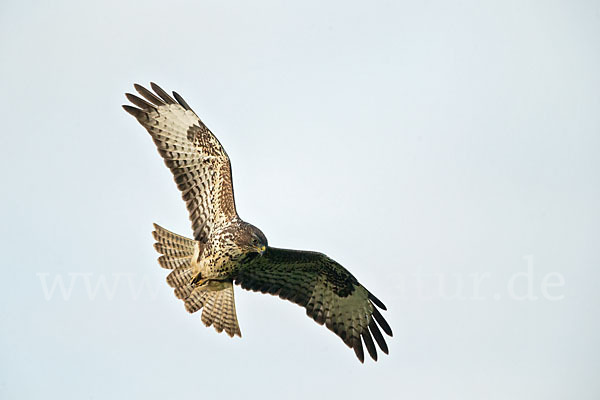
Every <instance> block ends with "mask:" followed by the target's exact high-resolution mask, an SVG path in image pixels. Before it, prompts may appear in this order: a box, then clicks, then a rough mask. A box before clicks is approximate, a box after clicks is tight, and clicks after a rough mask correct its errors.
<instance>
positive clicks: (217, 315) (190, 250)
mask: <svg viewBox="0 0 600 400" xmlns="http://www.w3.org/2000/svg"><path fill="white" fill-rule="evenodd" d="M152 235H153V236H154V239H155V240H156V243H154V248H155V249H156V251H158V252H159V253H160V254H161V256H160V257H159V258H158V262H159V264H160V266H161V267H163V268H166V269H171V270H173V271H172V272H171V273H170V274H169V275H168V276H167V283H168V284H169V286H171V287H173V288H174V289H175V296H177V298H179V299H182V300H183V301H184V303H185V309H186V310H187V311H188V312H190V313H194V312H196V311H198V310H200V309H201V308H203V310H202V322H203V323H204V325H206V326H211V325H213V326H214V327H215V330H216V331H217V332H223V331H225V332H226V333H227V334H228V335H229V336H231V337H233V336H234V335H238V336H240V337H241V336H242V333H241V331H240V327H239V325H238V321H237V316H236V312H235V299H234V297H233V283H232V281H231V280H229V281H211V282H208V284H205V285H202V286H195V285H193V284H190V281H191V280H192V278H193V277H194V273H193V269H192V259H193V258H194V257H198V255H199V254H200V251H201V250H202V247H201V246H202V243H200V242H199V241H197V240H192V239H188V238H186V237H184V236H180V235H177V234H176V233H173V232H170V231H168V230H166V229H164V228H163V227H161V226H159V225H157V224H154V232H152Z"/></svg>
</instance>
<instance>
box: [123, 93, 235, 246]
mask: <svg viewBox="0 0 600 400" xmlns="http://www.w3.org/2000/svg"><path fill="white" fill-rule="evenodd" d="M150 85H151V87H152V90H154V92H155V93H152V92H151V91H149V90H147V89H145V88H144V87H142V86H140V85H137V84H136V85H134V87H135V89H136V90H137V92H138V93H139V94H140V95H141V96H142V97H143V99H142V98H140V97H138V96H135V95H133V94H131V93H127V94H126V96H127V99H129V101H131V102H132V103H133V104H134V105H136V106H137V108H136V107H132V106H129V105H124V106H123V108H124V109H125V111H127V112H128V113H130V114H131V115H133V116H134V117H135V118H137V120H138V122H139V123H140V124H142V126H144V128H146V130H147V131H148V132H149V133H150V135H151V136H152V139H153V140H154V143H155V144H156V147H157V149H158V152H159V153H160V155H161V156H162V158H163V159H164V161H165V164H166V165H167V167H169V169H170V170H171V172H172V173H173V176H174V178H175V183H177V187H178V188H179V190H181V192H182V197H183V200H185V203H186V206H187V209H188V211H189V213H190V220H191V221H192V229H193V230H194V238H195V239H196V240H199V241H201V242H204V241H206V238H207V237H208V235H209V233H210V231H211V229H212V227H213V226H215V225H216V224H219V223H220V222H221V221H223V220H230V219H231V218H233V217H235V216H237V213H236V210H235V201H234V197H233V185H232V180H231V164H230V162H229V157H228V156H227V153H226V152H225V149H223V146H221V143H219V141H218V140H217V138H216V137H215V136H214V135H213V134H212V132H211V131H210V130H209V129H208V128H207V127H206V126H205V125H204V124H203V123H202V121H201V120H200V118H198V116H197V115H196V113H194V111H192V109H191V108H190V106H188V104H187V103H186V102H185V100H183V98H182V97H181V96H180V95H178V94H177V93H175V92H173V97H171V96H170V95H169V94H168V93H166V92H165V91H164V90H162V89H161V88H160V87H159V86H158V85H156V84H154V83H151V84H150Z"/></svg>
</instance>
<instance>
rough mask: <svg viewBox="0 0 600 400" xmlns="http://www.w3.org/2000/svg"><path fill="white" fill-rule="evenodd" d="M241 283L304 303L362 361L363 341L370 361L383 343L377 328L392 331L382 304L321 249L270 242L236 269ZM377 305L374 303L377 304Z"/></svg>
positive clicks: (318, 320)
mask: <svg viewBox="0 0 600 400" xmlns="http://www.w3.org/2000/svg"><path fill="white" fill-rule="evenodd" d="M234 281H235V283H236V284H239V285H241V287H242V288H244V289H248V290H253V291H260V292H262V293H270V294H273V295H278V296H279V297H281V298H282V299H286V300H290V301H292V302H294V303H296V304H299V305H300V306H302V307H304V308H306V314H307V315H308V316H309V317H311V318H313V319H314V320H315V321H316V322H317V323H319V324H320V325H323V324H325V325H326V326H327V328H329V329H330V330H331V331H333V332H334V333H335V334H336V335H338V336H339V337H340V338H341V339H342V340H343V341H344V343H346V344H347V345H348V346H349V347H351V348H353V349H354V352H355V353H356V356H357V357H358V359H359V360H360V361H361V362H363V361H364V353H363V346H362V342H361V337H362V341H363V342H364V344H365V347H366V348H367V351H368V352H369V354H370V355H371V357H372V358H373V359H374V360H377V350H376V348H375V345H374V343H373V338H374V339H375V341H376V342H377V344H378V345H379V347H380V348H381V350H382V351H383V352H384V353H386V354H387V353H388V348H387V344H386V343H385V340H384V338H383V335H382V334H381V331H380V330H379V327H381V329H383V331H384V332H385V333H387V334H388V335H389V336H392V330H391V328H390V326H389V325H388V323H387V322H386V320H385V319H384V318H383V316H382V315H381V313H380V312H379V310H377V307H379V308H381V309H383V310H385V309H386V308H385V306H384V305H383V303H382V302H381V301H379V300H378V299H377V298H376V297H375V296H373V295H372V294H371V293H369V291H368V290H367V289H365V287H364V286H362V285H361V284H360V283H358V281H357V280H356V278H354V276H352V274H351V273H350V272H348V270H346V269H345V268H344V267H342V266H341V265H339V264H338V263H337V262H335V261H333V260H332V259H330V258H329V257H327V256H326V255H324V254H321V253H315V252H309V251H298V250H286V249H278V248H274V247H269V248H268V249H267V251H266V252H265V253H264V254H263V255H262V256H259V255H256V256H252V257H250V258H249V259H248V260H246V261H244V262H242V263H241V264H240V266H239V267H238V268H237V270H236V271H235V272H234ZM375 306H377V307H375Z"/></svg>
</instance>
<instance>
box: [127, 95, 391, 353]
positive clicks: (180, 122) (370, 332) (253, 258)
mask: <svg viewBox="0 0 600 400" xmlns="http://www.w3.org/2000/svg"><path fill="white" fill-rule="evenodd" d="M151 86H152V89H153V90H154V92H155V93H156V94H155V93H152V92H150V91H149V90H147V89H145V88H143V87H141V86H139V85H135V88H136V90H137V91H138V92H139V94H141V95H142V97H143V98H144V99H142V98H140V97H137V96H135V95H132V94H127V98H128V99H129V100H130V101H131V102H132V103H133V104H134V105H136V106H137V107H139V108H136V107H131V106H123V107H124V108H125V110H126V111H127V112H129V113H130V114H132V115H133V116H134V117H136V118H137V120H138V121H139V122H140V123H141V124H142V125H143V126H144V127H145V128H146V129H147V130H148V132H149V133H150V135H151V136H152V138H153V140H154V143H155V144H156V146H157V149H158V151H159V153H160V155H161V156H162V157H163V159H164V161H165V164H166V165H167V167H169V169H170V170H171V172H172V173H173V175H174V178H175V182H176V184H177V187H178V188H179V189H180V190H181V192H182V197H183V199H184V201H185V202H186V206H187V209H188V211H189V213H190V220H191V221H192V229H193V231H194V239H188V238H185V237H183V236H180V235H177V234H175V233H172V232H169V231H167V230H166V229H164V228H162V227H160V226H158V225H156V224H155V230H154V232H153V235H154V238H155V239H156V243H155V245H154V246H155V248H156V250H157V251H158V252H159V253H160V254H161V256H160V257H159V264H160V265H161V266H162V267H163V268H167V269H171V270H172V272H171V273H170V274H169V275H168V276H167V283H168V284H169V285H170V286H172V287H173V288H174V289H175V295H176V296H177V297H178V298H180V299H182V300H183V301H184V303H185V307H186V309H187V310H188V311H189V312H191V313H193V312H196V311H198V310H200V309H203V311H202V322H204V324H205V325H207V326H210V325H213V326H214V327H215V329H216V330H217V331H218V332H221V331H223V330H224V331H226V332H227V333H228V334H229V335H230V336H234V335H238V336H241V331H240V329H239V325H238V321H237V316H236V311H235V301H234V296H233V283H236V284H239V285H241V287H242V288H244V289H249V290H254V291H260V292H263V293H270V294H274V295H278V296H279V297H281V298H283V299H287V300H290V301H292V302H294V303H296V304H298V305H300V306H302V307H304V308H306V313H307V314H308V315H309V316H310V317H312V318H313V319H314V320H315V321H316V322H317V323H319V324H325V325H326V326H327V328H329V329H330V330H332V331H333V332H334V333H336V334H337V335H338V336H339V337H340V338H341V339H342V340H343V341H344V342H345V343H346V344H347V345H348V346H349V347H351V348H353V349H354V351H355V353H356V355H357V357H358V358H359V359H360V361H361V362H362V361H363V359H364V354H363V347H362V343H363V342H364V344H365V346H366V348H367V350H368V352H369V354H370V355H371V357H372V358H373V359H375V360H377V352H376V349H375V345H374V342H373V339H375V342H377V344H378V345H379V347H380V348H381V350H382V351H384V352H385V353H387V352H388V349H387V344H386V343H385V340H384V339H383V335H382V334H381V332H380V330H379V327H381V328H382V329H383V331H384V332H385V333H387V334H388V335H390V336H391V335H392V331H391V329H390V327H389V325H388V324H387V322H386V321H385V319H384V318H383V316H382V315H381V314H380V312H379V311H378V310H377V307H379V308H381V309H384V310H385V306H384V305H383V303H382V302H381V301H379V300H378V299H377V298H376V297H375V296H373V295H372V294H371V293H370V292H369V291H368V290H366V289H365V288H364V287H363V286H362V285H360V283H359V282H358V280H357V279H356V278H355V277H354V276H353V275H352V274H351V273H350V272H348V270H346V269H345V268H344V267H342V266H341V265H340V264H338V263H337V262H335V261H334V260H332V259H330V258H329V257H327V256H326V255H324V254H321V253H316V252H310V251H299V250H287V249H278V248H274V247H270V246H269V245H268V242H267V238H266V237H265V235H264V234H263V233H262V232H261V231H260V229H258V228H256V227H255V226H253V225H251V224H249V223H247V222H244V221H243V220H242V219H241V218H240V217H239V216H238V214H237V211H236V208H235V200H234V196H233V185H232V178H231V164H230V161H229V157H228V156H227V153H226V152H225V150H224V149H223V147H222V146H221V144H220V143H219V141H218V140H217V138H216V137H215V136H214V135H213V134H212V133H211V132H210V130H209V129H208V128H207V127H206V126H205V125H204V124H203V123H202V121H201V120H200V119H199V118H198V116H197V115H196V114H195V113H194V112H193V111H192V110H191V108H190V107H189V105H188V104H187V103H186V102H185V100H183V98H181V96H179V95H178V94H177V93H173V96H174V97H171V96H170V95H169V94H167V93H166V92H165V91H164V90H162V89H161V88H160V87H159V86H157V85H155V84H151ZM376 306H377V307H376ZM361 338H362V341H361Z"/></svg>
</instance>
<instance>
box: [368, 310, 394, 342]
mask: <svg viewBox="0 0 600 400" xmlns="http://www.w3.org/2000/svg"><path fill="white" fill-rule="evenodd" d="M373 317H374V318H375V320H376V321H377V322H378V323H379V325H380V326H381V329H383V331H384V332H385V333H387V334H388V335H389V336H394V335H393V333H392V328H390V326H389V325H388V323H387V321H386V320H385V319H384V318H383V316H382V315H381V313H380V312H379V310H377V309H376V308H373Z"/></svg>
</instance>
